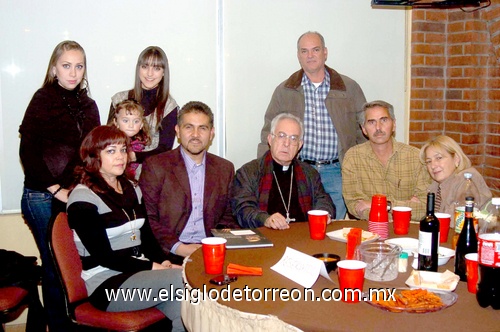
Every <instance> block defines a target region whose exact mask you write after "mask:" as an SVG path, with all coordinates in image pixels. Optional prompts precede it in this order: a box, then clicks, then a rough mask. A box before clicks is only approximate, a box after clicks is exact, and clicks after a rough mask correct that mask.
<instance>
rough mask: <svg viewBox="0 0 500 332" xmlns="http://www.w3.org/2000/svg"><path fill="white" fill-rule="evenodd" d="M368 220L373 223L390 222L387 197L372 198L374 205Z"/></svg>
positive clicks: (376, 196) (377, 195) (380, 195)
mask: <svg viewBox="0 0 500 332" xmlns="http://www.w3.org/2000/svg"><path fill="white" fill-rule="evenodd" d="M368 220H369V221H373V222H388V221H389V215H388V212H387V197H385V195H382V194H375V195H373V196H372V204H371V207H370V215H369V217H368Z"/></svg>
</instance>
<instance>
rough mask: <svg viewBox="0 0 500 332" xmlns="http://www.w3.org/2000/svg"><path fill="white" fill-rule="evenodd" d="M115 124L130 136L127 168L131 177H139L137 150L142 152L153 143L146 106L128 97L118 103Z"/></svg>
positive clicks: (114, 117)
mask: <svg viewBox="0 0 500 332" xmlns="http://www.w3.org/2000/svg"><path fill="white" fill-rule="evenodd" d="M112 119H113V120H112V121H113V124H114V125H115V126H117V127H118V128H119V129H120V130H121V131H123V132H124V133H125V134H127V136H128V137H130V147H131V150H132V151H131V152H130V153H129V160H130V163H129V164H128V166H127V169H126V170H125V173H126V175H127V177H128V178H129V179H135V180H138V179H139V175H140V174H141V168H140V164H139V163H138V162H137V161H136V160H137V159H136V157H135V152H141V151H143V150H144V147H146V146H147V145H149V144H150V143H151V137H150V135H149V125H148V123H147V121H146V118H145V117H144V108H143V107H142V106H141V104H139V103H138V102H136V101H135V100H132V99H127V100H124V101H122V102H121V103H119V104H118V105H116V108H115V114H114V116H113V118H112Z"/></svg>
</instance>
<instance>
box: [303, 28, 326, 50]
mask: <svg viewBox="0 0 500 332" xmlns="http://www.w3.org/2000/svg"><path fill="white" fill-rule="evenodd" d="M305 35H316V36H318V37H319V39H320V40H321V46H323V48H325V38H323V35H321V34H320V33H319V32H318V31H307V32H304V33H303V34H301V35H300V37H299V39H297V51H298V50H299V43H300V40H301V39H302V37H304V36H305Z"/></svg>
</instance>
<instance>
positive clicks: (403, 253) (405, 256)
mask: <svg viewBox="0 0 500 332" xmlns="http://www.w3.org/2000/svg"><path fill="white" fill-rule="evenodd" d="M399 258H408V253H407V252H405V251H403V252H402V253H401V254H400V255H399Z"/></svg>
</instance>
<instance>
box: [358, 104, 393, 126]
mask: <svg viewBox="0 0 500 332" xmlns="http://www.w3.org/2000/svg"><path fill="white" fill-rule="evenodd" d="M374 107H382V108H385V109H386V110H387V112H389V117H390V118H391V119H392V120H393V121H396V116H395V115H394V106H392V105H391V104H389V103H388V102H385V101H383V100H374V101H370V102H368V103H365V104H364V105H363V108H362V112H359V113H358V123H359V124H360V125H361V126H363V125H364V124H365V120H366V110H368V109H370V108H374Z"/></svg>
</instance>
